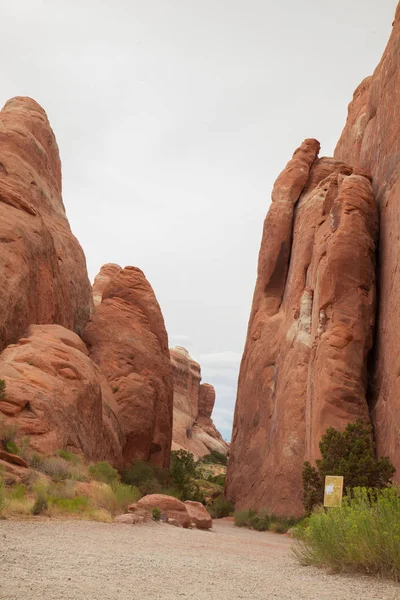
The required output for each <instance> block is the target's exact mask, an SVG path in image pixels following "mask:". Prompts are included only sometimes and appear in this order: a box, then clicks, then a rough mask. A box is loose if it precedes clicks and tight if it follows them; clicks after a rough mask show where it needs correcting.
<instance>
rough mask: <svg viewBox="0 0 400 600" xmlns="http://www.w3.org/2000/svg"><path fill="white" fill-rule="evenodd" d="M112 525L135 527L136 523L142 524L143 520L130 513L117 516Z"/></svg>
mask: <svg viewBox="0 0 400 600" xmlns="http://www.w3.org/2000/svg"><path fill="white" fill-rule="evenodd" d="M114 523H123V524H126V525H136V524H137V523H144V518H143V517H139V516H138V515H134V514H132V513H128V514H126V515H118V517H115V519H114Z"/></svg>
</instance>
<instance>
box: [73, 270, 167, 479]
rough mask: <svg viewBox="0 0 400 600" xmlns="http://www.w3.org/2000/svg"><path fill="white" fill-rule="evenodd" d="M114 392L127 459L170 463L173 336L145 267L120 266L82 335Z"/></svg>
mask: <svg viewBox="0 0 400 600" xmlns="http://www.w3.org/2000/svg"><path fill="white" fill-rule="evenodd" d="M83 339H84V341H85V342H86V344H87V346H88V348H89V352H90V357H91V358H92V360H93V361H94V362H95V363H96V364H97V365H98V366H99V367H100V369H101V371H102V372H103V373H104V375H105V377H106V379H107V381H108V382H109V384H110V385H111V388H112V390H113V391H114V398H115V401H116V403H117V405H118V418H119V422H120V424H121V427H122V430H123V433H124V436H125V444H124V449H123V457H124V463H125V464H130V463H131V462H133V461H135V460H145V461H148V460H149V461H150V462H151V463H153V464H154V465H157V466H160V467H167V466H168V465H169V456H170V449H171V437H172V402H173V399H172V397H173V384H172V370H171V364H170V356H169V350H168V337H167V332H166V330H165V325H164V319H163V317H162V314H161V309H160V306H159V304H158V302H157V300H156V297H155V295H154V292H153V290H152V288H151V286H150V284H149V282H148V281H147V279H146V278H145V276H144V274H143V273H142V271H141V270H140V269H137V268H136V267H125V269H119V270H118V269H116V273H115V275H114V277H112V278H111V279H110V281H109V283H108V284H107V286H106V287H105V288H104V289H103V291H102V302H101V304H100V305H99V306H98V307H97V308H96V309H95V311H94V313H93V315H92V317H91V319H90V321H89V323H88V325H87V327H86V329H85V332H84V335H83Z"/></svg>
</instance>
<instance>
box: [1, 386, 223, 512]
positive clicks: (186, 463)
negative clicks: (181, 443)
mask: <svg viewBox="0 0 400 600" xmlns="http://www.w3.org/2000/svg"><path fill="white" fill-rule="evenodd" d="M4 393H5V389H4V387H3V388H1V389H0V394H4ZM16 439H17V430H16V428H13V427H10V426H9V425H6V424H5V423H4V422H1V423H0V447H1V448H2V449H4V450H6V451H7V452H11V453H12V454H14V455H17V456H20V457H23V458H24V460H26V461H27V463H28V465H29V469H28V470H27V473H26V476H25V478H24V480H23V481H22V482H21V483H18V484H15V482H13V480H12V479H10V478H7V475H6V473H5V472H4V471H1V470H0V517H2V518H6V517H12V516H17V515H19V516H29V515H35V516H38V515H45V516H50V517H54V516H77V517H79V518H87V519H94V520H101V521H111V520H112V519H113V517H115V516H116V515H118V514H123V513H125V512H127V510H128V506H129V505H130V504H132V503H134V502H136V501H137V500H139V498H141V497H142V496H145V495H147V494H154V493H161V494H166V495H171V496H174V497H176V498H178V499H180V500H183V501H184V500H195V501H199V502H202V503H203V504H208V505H209V507H210V512H212V514H213V516H215V517H220V516H226V515H228V514H231V513H232V505H231V504H230V503H226V502H224V501H223V499H222V494H223V485H224V482H225V466H224V465H222V464H221V457H219V456H217V457H216V460H217V463H216V464H214V463H213V462H212V460H210V459H209V460H207V461H199V462H197V463H196V461H195V459H194V456H193V454H191V453H190V452H187V451H185V450H179V451H176V452H172V453H171V464H170V468H169V469H160V468H157V467H154V466H152V465H150V464H148V463H146V462H143V461H136V462H135V463H133V464H132V465H130V466H129V467H128V468H126V469H125V470H124V471H123V473H122V474H120V473H119V472H118V471H117V470H116V469H115V468H114V467H113V466H112V465H111V464H110V463H108V462H107V461H100V462H97V463H90V464H88V463H87V462H85V460H84V459H83V458H82V457H81V456H79V455H77V454H75V453H74V452H72V451H71V450H69V449H65V448H62V449H60V450H58V451H57V452H55V453H54V454H53V455H51V456H42V455H39V454H38V453H36V452H32V451H30V450H29V439H27V438H18V444H17V442H16ZM221 470H222V471H223V472H221ZM153 518H154V519H155V520H157V518H158V514H157V512H156V513H155V514H154V515H153Z"/></svg>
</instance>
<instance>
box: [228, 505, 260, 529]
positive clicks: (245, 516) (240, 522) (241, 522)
mask: <svg viewBox="0 0 400 600" xmlns="http://www.w3.org/2000/svg"><path fill="white" fill-rule="evenodd" d="M252 513H254V514H256V511H253V510H252V509H248V510H238V511H237V512H235V514H234V515H233V516H234V520H235V525H236V527H250V518H251V514H252Z"/></svg>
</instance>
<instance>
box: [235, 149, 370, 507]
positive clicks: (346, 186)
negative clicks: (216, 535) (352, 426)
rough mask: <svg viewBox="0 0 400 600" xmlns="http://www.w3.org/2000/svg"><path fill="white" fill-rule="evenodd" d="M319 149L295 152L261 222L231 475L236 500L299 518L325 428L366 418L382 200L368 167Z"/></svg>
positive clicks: (239, 391)
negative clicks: (310, 463) (306, 467)
mask: <svg viewBox="0 0 400 600" xmlns="http://www.w3.org/2000/svg"><path fill="white" fill-rule="evenodd" d="M318 152H319V143H318V142H317V141H316V140H305V142H304V143H303V144H302V145H301V147H300V148H299V149H298V150H296V152H295V153H294V155H293V158H292V160H291V161H290V162H289V163H288V165H287V166H286V168H285V169H284V170H283V172H282V173H281V174H280V176H279V177H278V179H277V181H276V183H275V185H274V189H273V192H272V205H271V207H270V209H269V212H268V215H267V217H266V220H265V224H264V232H263V239H262V242H261V248H260V254H259V263H258V276H257V282H256V287H255V292H254V298H253V305H252V309H251V315H250V320H249V327H248V333H247V340H246V345H245V350H244V354H243V359H242V363H241V369H240V376H239V385H238V395H237V402H236V409H235V418H234V426H233V437H232V444H231V453H230V461H229V465H228V475H227V495H228V497H229V498H230V499H232V500H234V501H235V502H236V508H244V507H247V508H248V507H254V508H261V507H265V508H268V509H270V510H272V511H274V512H276V513H278V514H279V513H280V514H292V515H298V514H301V513H302V504H301V494H302V485H301V469H302V464H303V462H304V460H314V459H315V458H316V457H317V455H318V442H319V440H320V437H321V435H322V434H323V433H324V432H325V430H326V428H327V427H328V426H330V425H332V426H334V427H338V428H344V426H345V425H346V424H347V423H348V422H349V421H354V420H356V419H357V418H358V417H360V416H361V417H363V418H364V419H368V418H369V417H368V407H367V402H366V383H367V381H366V361H367V356H368V352H369V350H370V348H371V345H372V340H373V337H372V334H373V326H374V316H375V244H376V238H377V227H378V224H377V208H376V204H375V199H374V195H373V192H372V187H371V184H370V181H369V179H368V177H367V176H365V174H364V173H363V172H362V171H357V170H353V169H352V168H351V167H349V166H347V165H346V164H345V163H343V162H341V161H339V160H335V159H332V158H321V159H318Z"/></svg>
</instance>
